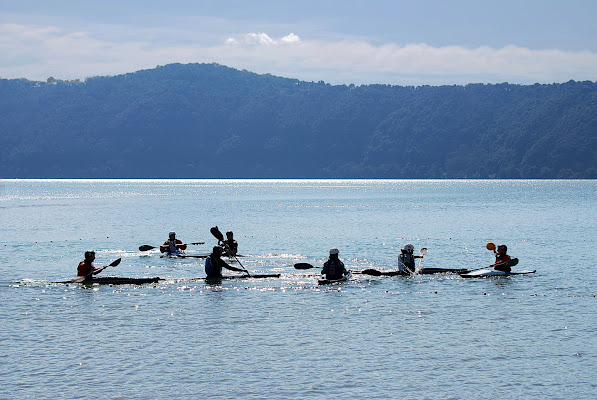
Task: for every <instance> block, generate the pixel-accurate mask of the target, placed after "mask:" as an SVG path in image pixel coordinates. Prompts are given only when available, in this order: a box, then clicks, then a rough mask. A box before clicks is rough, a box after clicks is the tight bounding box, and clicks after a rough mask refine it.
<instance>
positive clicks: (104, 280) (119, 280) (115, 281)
mask: <svg viewBox="0 0 597 400" xmlns="http://www.w3.org/2000/svg"><path fill="white" fill-rule="evenodd" d="M160 279H161V278H160V277H157V276H155V277H152V278H124V277H116V276H104V277H101V278H92V279H86V280H84V281H82V282H76V283H77V284H81V285H93V284H96V283H97V284H100V285H143V284H146V283H156V282H158V281H159V280H160ZM53 283H75V282H72V281H64V282H53Z"/></svg>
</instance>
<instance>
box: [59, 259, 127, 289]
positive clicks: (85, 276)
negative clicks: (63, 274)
mask: <svg viewBox="0 0 597 400" xmlns="http://www.w3.org/2000/svg"><path fill="white" fill-rule="evenodd" d="M120 261H122V258H119V259H117V260H114V261H112V262H111V263H110V264H108V265H104V266H103V267H101V268H99V269H98V270H95V271H91V272H90V273H88V274H87V275H84V276H75V277H74V278H71V280H70V281H71V282H73V283H80V282H83V281H85V280H86V279H88V278H89V277H90V276H91V275H97V274H99V273H100V272H102V271H103V270H105V269H106V268H108V267H115V266H117V265H118V264H120Z"/></svg>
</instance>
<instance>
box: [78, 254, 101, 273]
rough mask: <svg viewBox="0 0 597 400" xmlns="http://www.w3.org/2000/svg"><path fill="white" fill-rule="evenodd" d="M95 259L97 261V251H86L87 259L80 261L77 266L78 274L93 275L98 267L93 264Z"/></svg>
mask: <svg viewBox="0 0 597 400" xmlns="http://www.w3.org/2000/svg"><path fill="white" fill-rule="evenodd" d="M93 261H95V251H93V250H90V251H86V252H85V260H83V261H81V262H80V263H79V266H78V267H77V276H86V277H88V276H91V275H93V273H94V272H95V271H97V270H98V268H95V267H94V266H93Z"/></svg>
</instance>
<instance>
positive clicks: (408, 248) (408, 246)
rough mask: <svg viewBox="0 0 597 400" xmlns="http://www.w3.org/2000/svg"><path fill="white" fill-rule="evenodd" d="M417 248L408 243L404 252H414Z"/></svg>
mask: <svg viewBox="0 0 597 400" xmlns="http://www.w3.org/2000/svg"><path fill="white" fill-rule="evenodd" d="M414 249H415V246H413V245H412V244H410V243H408V244H407V245H406V246H404V250H406V251H414Z"/></svg>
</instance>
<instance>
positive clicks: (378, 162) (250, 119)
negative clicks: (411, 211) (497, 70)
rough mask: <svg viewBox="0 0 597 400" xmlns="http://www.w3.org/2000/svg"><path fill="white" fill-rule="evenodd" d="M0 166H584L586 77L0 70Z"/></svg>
mask: <svg viewBox="0 0 597 400" xmlns="http://www.w3.org/2000/svg"><path fill="white" fill-rule="evenodd" d="M0 130H1V131H0V132H2V138H3V144H4V146H2V147H0V177H3V178H12V177H18V178H37V177H39V178H70V177H73V178H76V177H88V178H135V177H145V178H168V177H170V178H172V177H180V178H216V177H223V178H233V177H238V178H597V142H596V139H597V83H594V82H574V81H570V82H568V83H565V84H552V85H539V84H537V85H532V86H522V85H510V84H499V85H485V84H470V85H467V86H440V87H432V86H420V87H400V86H388V85H364V86H354V85H350V86H345V85H340V86H332V85H329V84H325V83H324V82H318V83H315V82H303V81H299V80H295V79H286V78H280V77H275V76H271V75H258V74H254V73H251V72H248V71H238V70H235V69H232V68H227V67H225V66H221V65H217V64H187V65H181V64H172V65H167V66H164V67H157V68H155V69H151V70H144V71H138V72H135V73H129V74H125V75H119V76H113V77H93V78H88V79H86V80H85V82H78V81H72V82H65V81H60V80H54V79H49V80H48V82H45V83H43V82H31V81H27V80H0Z"/></svg>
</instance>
